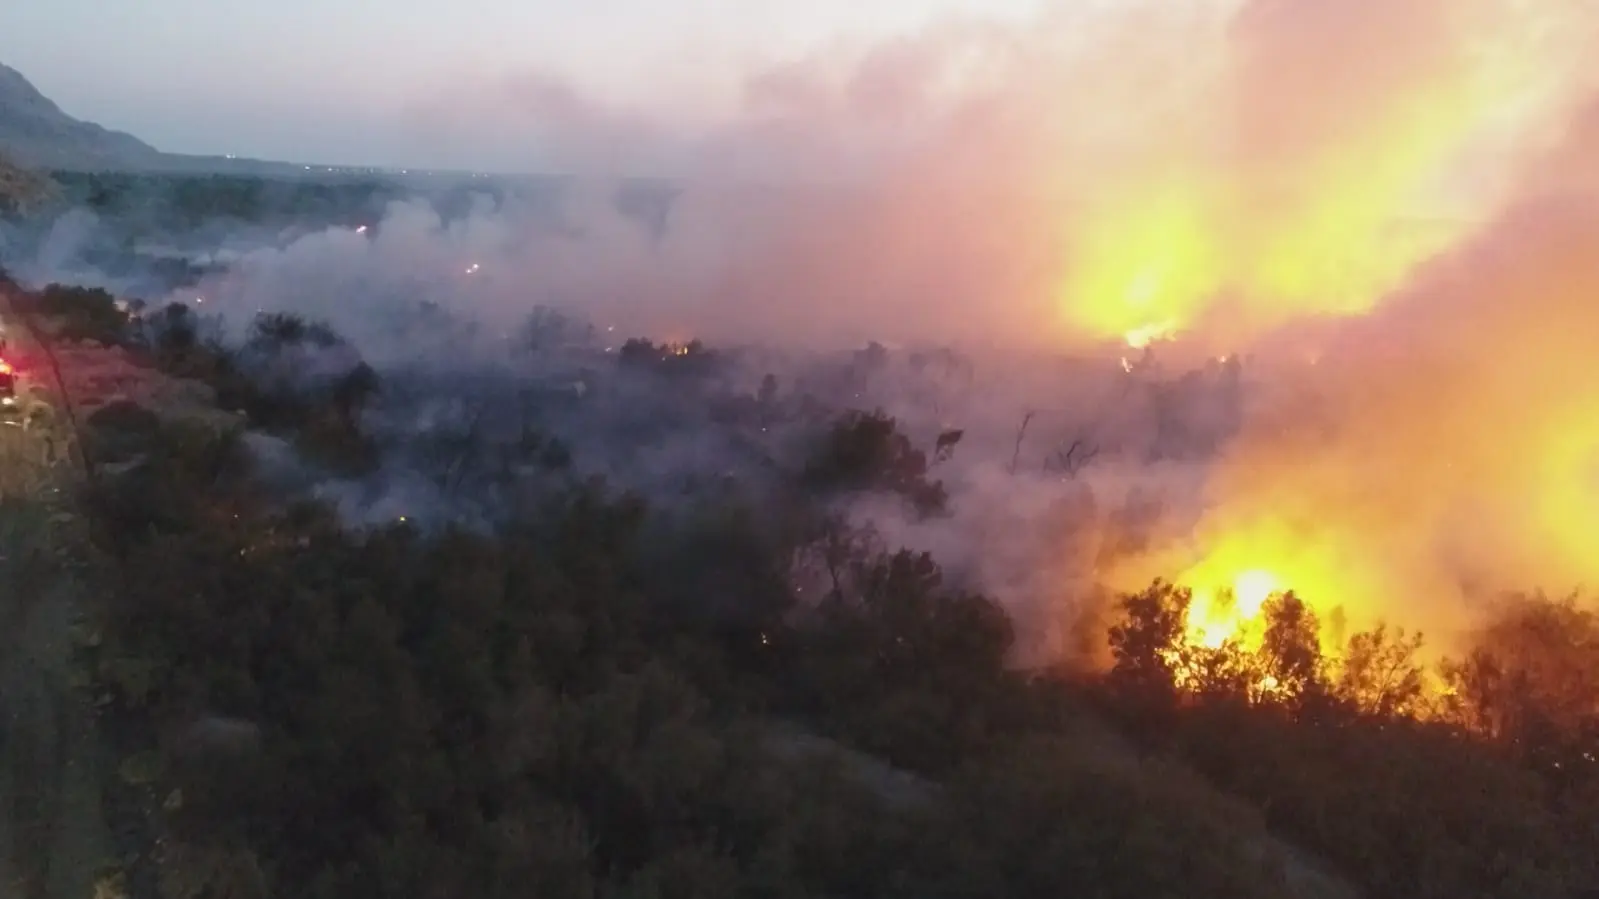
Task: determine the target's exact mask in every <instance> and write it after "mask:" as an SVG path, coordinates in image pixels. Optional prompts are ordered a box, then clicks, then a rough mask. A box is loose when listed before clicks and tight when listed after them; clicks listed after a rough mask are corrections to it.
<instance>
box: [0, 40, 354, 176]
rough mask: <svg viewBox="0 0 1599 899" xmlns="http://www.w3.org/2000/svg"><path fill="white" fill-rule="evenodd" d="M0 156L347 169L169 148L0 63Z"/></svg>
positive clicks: (52, 166)
mask: <svg viewBox="0 0 1599 899" xmlns="http://www.w3.org/2000/svg"><path fill="white" fill-rule="evenodd" d="M0 158H9V159H11V160H12V161H14V162H17V163H21V164H22V165H24V166H28V167H31V168H35V169H40V170H51V171H57V172H60V171H75V172H105V171H118V172H182V173H217V174H223V173H226V174H237V175H250V176H295V177H300V176H303V175H304V174H305V173H311V174H312V175H316V176H326V175H330V174H333V175H338V174H347V173H346V172H343V171H342V170H340V169H336V168H334V167H328V166H317V165H312V166H305V165H299V164H294V163H288V162H269V161H266V160H260V159H240V158H237V157H224V156H191V155H187V154H182V153H166V152H163V151H161V150H158V149H156V148H155V147H152V146H150V145H149V144H147V143H145V142H144V141H142V140H140V139H138V138H137V137H134V136H133V135H131V134H127V133H125V132H122V131H113V130H111V129H109V128H105V127H103V126H101V125H97V124H95V123H94V122H86V121H83V120H82V119H77V118H73V117H72V116H70V115H68V114H67V113H66V112H64V111H63V110H62V109H61V107H60V106H58V105H57V104H56V103H55V101H53V100H51V99H50V98H49V97H46V96H45V95H44V93H43V92H41V91H40V90H39V89H38V88H37V87H35V86H34V85H33V83H32V82H31V81H29V80H28V79H27V77H26V76H25V75H23V74H22V73H21V72H19V71H17V70H16V69H13V68H11V67H10V66H7V65H6V64H5V63H3V62H0Z"/></svg>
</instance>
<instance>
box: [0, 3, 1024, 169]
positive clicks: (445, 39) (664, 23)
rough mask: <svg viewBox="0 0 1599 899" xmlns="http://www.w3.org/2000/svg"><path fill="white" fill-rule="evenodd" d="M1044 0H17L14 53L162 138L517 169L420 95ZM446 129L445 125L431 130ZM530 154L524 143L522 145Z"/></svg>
mask: <svg viewBox="0 0 1599 899" xmlns="http://www.w3.org/2000/svg"><path fill="white" fill-rule="evenodd" d="M1039 5H1040V0H803V2H794V0H589V2H586V3H576V2H571V0H4V2H0V62H4V63H6V64H8V65H10V66H12V67H13V68H16V69H18V70H20V71H21V72H22V73H23V74H24V75H26V76H27V77H28V78H29V79H31V80H32V81H33V83H34V84H35V85H37V86H38V87H39V89H40V90H41V91H43V92H44V93H45V94H46V95H48V96H49V97H51V98H52V99H54V100H55V101H56V102H57V103H59V104H60V105H61V106H62V108H63V109H65V110H66V111H67V112H68V113H69V114H71V115H75V116H78V117H80V118H86V119H89V120H91V121H96V122H99V123H101V124H103V125H106V126H107V127H111V128H117V129H121V130H126V131H130V132H132V133H133V134H135V135H137V136H139V137H141V138H144V139H145V140H147V141H149V142H150V143H153V144H155V145H156V146H158V147H160V148H161V149H164V150H170V151H176V152H189V153H237V154H240V155H249V156H256V157H265V158H273V159H287V160H296V161H298V160H306V161H319V162H320V161H326V162H352V163H371V164H386V165H411V166H428V165H440V166H442V165H450V166H459V167H491V168H506V167H512V168H520V167H521V166H517V165H515V160H514V156H515V152H517V151H513V150H512V149H511V148H509V147H507V146H498V147H496V146H487V144H489V143H491V142H490V141H487V140H484V139H482V138H474V139H472V140H469V141H467V140H451V139H449V136H448V135H440V134H438V133H436V131H437V129H430V128H429V127H428V126H427V124H426V123H425V122H422V121H420V120H419V118H418V116H417V115H416V113H415V108H416V107H418V106H425V105H427V104H428V103H429V102H430V101H431V102H434V103H437V102H438V99H439V97H440V96H442V95H444V94H447V93H449V92H452V91H454V92H459V91H461V90H463V89H467V90H472V89H476V88H475V86H476V85H480V84H490V83H493V82H494V81H495V80H496V79H508V78H515V77H518V76H521V75H525V74H527V73H530V72H542V73H546V74H547V73H550V72H552V71H553V72H558V73H561V74H562V75H564V76H569V77H573V78H575V79H576V80H577V81H578V82H579V83H580V84H581V85H583V86H584V87H585V88H592V89H594V90H597V91H600V92H602V93H604V94H607V95H610V96H612V97H617V98H622V99H625V100H628V101H631V102H635V103H648V102H650V101H651V100H652V97H653V95H655V94H660V93H662V92H669V93H671V94H672V96H673V97H674V98H676V99H678V100H679V101H681V99H682V98H683V97H686V96H693V95H695V93H696V92H705V93H706V94H707V95H709V94H711V93H712V92H714V90H715V89H717V88H718V87H722V88H724V89H725V87H726V85H728V84H730V83H732V82H733V81H734V80H735V79H734V77H733V76H734V73H736V72H739V71H742V70H746V69H747V68H748V66H749V65H750V64H751V63H754V62H758V61H760V60H763V59H767V60H769V59H772V58H774V57H782V56H785V55H790V54H793V53H795V52H800V51H803V50H805V49H808V48H810V47H814V46H816V45H818V44H820V43H822V42H824V41H827V40H830V39H832V38H835V37H839V36H843V37H850V36H854V37H876V36H887V35H892V34H894V33H896V32H907V31H911V30H914V29H917V28H919V27H921V26H923V25H924V24H926V23H928V22H931V21H934V20H936V19H938V18H940V17H942V16H946V15H950V14H959V13H973V12H980V13H981V14H983V15H985V16H994V15H1004V16H1014V15H1020V14H1025V13H1026V12H1027V11H1028V10H1031V9H1033V8H1036V7H1037V6H1039ZM430 132H431V133H430ZM519 152H522V153H525V152H526V151H525V150H522V151H519Z"/></svg>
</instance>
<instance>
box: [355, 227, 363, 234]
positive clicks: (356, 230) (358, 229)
mask: <svg viewBox="0 0 1599 899" xmlns="http://www.w3.org/2000/svg"><path fill="white" fill-rule="evenodd" d="M355 233H357V234H365V233H366V226H365V225H362V226H361V227H359V228H356V229H355Z"/></svg>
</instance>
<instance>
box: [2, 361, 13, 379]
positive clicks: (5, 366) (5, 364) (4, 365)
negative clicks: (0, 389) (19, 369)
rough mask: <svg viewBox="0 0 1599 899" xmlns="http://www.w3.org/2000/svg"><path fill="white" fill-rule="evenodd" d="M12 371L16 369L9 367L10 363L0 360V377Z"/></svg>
mask: <svg viewBox="0 0 1599 899" xmlns="http://www.w3.org/2000/svg"><path fill="white" fill-rule="evenodd" d="M14 371H16V369H14V368H12V367H11V363H9V362H7V361H6V360H4V359H0V375H9V374H11V373H12V372H14Z"/></svg>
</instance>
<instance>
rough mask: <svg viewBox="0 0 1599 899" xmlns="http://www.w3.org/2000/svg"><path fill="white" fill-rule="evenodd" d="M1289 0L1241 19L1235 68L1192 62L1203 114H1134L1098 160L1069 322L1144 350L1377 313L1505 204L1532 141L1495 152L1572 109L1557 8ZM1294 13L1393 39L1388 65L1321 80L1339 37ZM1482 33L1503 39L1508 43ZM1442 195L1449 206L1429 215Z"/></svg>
mask: <svg viewBox="0 0 1599 899" xmlns="http://www.w3.org/2000/svg"><path fill="white" fill-rule="evenodd" d="M1355 5H1363V4H1355ZM1468 5H1469V6H1470V7H1471V8H1470V9H1469V10H1468V9H1465V8H1464V7H1465V6H1468ZM1280 6H1282V7H1285V9H1284V10H1282V11H1279V12H1272V13H1267V12H1265V11H1264V10H1261V11H1260V14H1259V15H1256V16H1255V17H1254V18H1255V19H1257V20H1260V21H1255V22H1251V23H1247V24H1246V23H1242V22H1240V23H1239V28H1238V29H1235V33H1234V34H1233V35H1232V36H1231V37H1230V38H1229V39H1228V40H1227V42H1226V43H1225V44H1224V45H1223V47H1222V48H1221V54H1222V57H1223V59H1224V61H1223V63H1222V64H1221V65H1218V66H1216V67H1215V68H1214V70H1213V71H1210V72H1207V73H1205V74H1203V75H1200V74H1199V73H1194V77H1196V78H1199V77H1203V78H1206V79H1208V80H1207V81H1206V82H1205V83H1204V86H1203V87H1202V88H1200V89H1199V90H1200V91H1201V94H1200V96H1203V97H1204V98H1205V99H1204V101H1203V102H1201V103H1199V104H1198V105H1199V106H1200V107H1201V108H1200V109H1199V110H1198V111H1194V112H1192V113H1191V115H1192V116H1193V117H1194V118H1193V119H1192V120H1191V121H1187V122H1184V123H1181V124H1180V125H1179V124H1177V123H1173V122H1170V121H1166V120H1161V121H1150V122H1149V123H1148V124H1147V125H1146V124H1141V123H1137V122H1135V123H1131V124H1129V125H1128V126H1127V127H1128V129H1129V131H1130V133H1131V134H1132V135H1133V136H1132V137H1131V138H1130V139H1129V141H1128V143H1127V144H1126V145H1125V146H1124V147H1123V148H1122V150H1121V151H1120V156H1119V159H1120V160H1122V161H1119V162H1117V163H1113V164H1111V165H1110V166H1109V167H1108V168H1107V169H1105V170H1103V171H1099V170H1096V177H1095V178H1094V179H1093V181H1092V183H1090V184H1088V185H1087V186H1086V190H1085V193H1086V196H1084V197H1080V198H1078V200H1077V204H1076V205H1075V206H1074V207H1073V211H1072V217H1073V221H1074V222H1077V223H1078V225H1077V226H1076V227H1068V228H1067V234H1068V242H1069V244H1070V260H1069V262H1068V263H1067V265H1068V268H1067V273H1066V277H1065V279H1064V281H1063V283H1062V284H1061V286H1060V291H1059V294H1058V298H1059V303H1060V306H1061V309H1062V311H1063V313H1064V315H1065V318H1066V319H1067V321H1068V323H1069V324H1070V325H1071V326H1073V327H1075V328H1077V329H1083V330H1087V331H1089V332H1092V333H1095V334H1098V335H1124V337H1125V339H1126V340H1127V342H1128V343H1129V344H1130V345H1132V346H1134V347H1135V348H1136V347H1141V346H1144V345H1146V344H1148V343H1149V342H1150V341H1152V340H1155V339H1159V338H1160V337H1161V336H1166V335H1170V334H1171V333H1173V332H1175V331H1182V330H1188V329H1189V328H1192V327H1195V326H1197V325H1200V324H1209V325H1211V326H1212V327H1226V328H1231V329H1234V330H1235V331H1242V329H1245V328H1264V327H1270V326H1272V325H1275V324H1279V323H1281V322H1283V321H1285V320H1286V319H1287V318H1289V317H1291V316H1293V315H1296V314H1303V313H1317V314H1333V315H1352V314H1361V313H1364V312H1366V311H1369V310H1370V309H1371V308H1373V307H1374V306H1375V305H1376V304H1377V303H1378V302H1379V301H1381V299H1382V298H1383V297H1384V296H1385V295H1387V294H1389V293H1390V292H1391V291H1393V290H1394V289H1395V288H1396V287H1398V286H1400V285H1401V284H1403V283H1404V282H1405V281H1406V280H1407V279H1408V277H1409V275H1410V274H1411V272H1412V271H1414V270H1415V268H1416V267H1417V266H1418V265H1419V264H1420V263H1422V262H1424V261H1426V260H1428V259H1430V258H1432V257H1434V256H1436V255H1437V254H1438V253H1440V252H1441V251H1444V250H1446V249H1448V248H1450V247H1453V246H1456V245H1458V244H1459V243H1460V242H1461V241H1463V240H1465V239H1467V238H1469V237H1470V236H1471V235H1473V234H1475V233H1476V232H1477V231H1478V230H1479V224H1480V222H1482V221H1483V220H1484V219H1485V218H1487V217H1489V216H1491V215H1492V214H1493V213H1494V212H1495V211H1497V210H1498V209H1499V208H1501V206H1502V204H1503V203H1504V202H1505V201H1506V194H1507V190H1506V189H1505V186H1504V183H1505V182H1504V179H1503V178H1502V177H1501V175H1502V174H1503V172H1508V171H1509V170H1511V169H1513V168H1514V167H1515V165H1516V162H1515V161H1514V160H1513V159H1512V158H1511V157H1512V156H1514V154H1513V153H1509V152H1506V153H1502V154H1500V155H1502V156H1503V157H1504V159H1503V161H1502V162H1498V163H1486V164H1485V163H1484V162H1483V159H1484V158H1485V157H1489V156H1494V155H1495V152H1496V151H1498V150H1501V149H1503V148H1504V147H1506V146H1507V145H1509V144H1514V143H1515V140H1513V139H1512V140H1507V138H1506V135H1507V134H1514V135H1516V136H1517V137H1519V138H1522V139H1525V140H1526V141H1529V142H1530V141H1532V140H1533V138H1532V137H1531V135H1534V134H1542V133H1544V132H1545V131H1546V130H1547V129H1548V128H1549V123H1550V122H1554V121H1558V120H1559V117H1560V116H1561V115H1562V114H1563V113H1564V111H1565V109H1566V108H1567V106H1566V103H1567V102H1568V100H1567V96H1566V94H1567V89H1568V88H1569V84H1570V79H1563V78H1562V77H1561V76H1560V75H1559V74H1555V75H1550V74H1547V72H1546V71H1545V70H1546V69H1550V68H1554V69H1557V70H1560V71H1564V70H1563V69H1560V67H1561V66H1562V65H1566V64H1567V63H1566V62H1565V61H1562V62H1560V63H1556V62H1554V61H1553V57H1551V56H1550V55H1549V54H1547V53H1546V52H1543V51H1541V50H1540V49H1538V48H1539V47H1540V46H1542V44H1541V43H1540V42H1546V41H1548V40H1549V38H1548V37H1547V34H1546V33H1545V32H1541V31H1540V30H1539V29H1540V28H1542V29H1546V30H1547V29H1548V23H1547V22H1544V23H1529V22H1527V21H1526V17H1525V15H1524V14H1523V13H1518V12H1516V11H1514V10H1513V9H1511V7H1510V6H1509V5H1506V4H1502V3H1497V2H1492V0H1483V2H1481V3H1473V4H1462V7H1463V8H1462V9H1460V10H1452V9H1449V7H1451V6H1452V4H1437V3H1431V4H1420V3H1418V4H1406V5H1405V8H1406V9H1409V8H1410V7H1411V6H1414V7H1415V9H1414V11H1413V12H1396V13H1394V14H1393V16H1392V18H1391V19H1390V18H1389V17H1387V16H1377V15H1373V14H1372V13H1370V12H1365V13H1360V14H1358V16H1357V14H1355V13H1348V14H1344V13H1340V12H1339V11H1338V10H1337V9H1336V7H1340V6H1342V4H1326V5H1325V8H1324V9H1320V10H1316V9H1310V8H1309V7H1307V6H1305V5H1302V4H1281V5H1280ZM1287 7H1292V9H1291V10H1290V9H1286V8H1287ZM1278 15H1280V16H1288V15H1293V16H1300V17H1304V16H1313V17H1314V16H1325V17H1326V18H1327V19H1328V21H1327V22H1325V23H1324V24H1325V25H1326V27H1327V28H1328V29H1329V30H1340V29H1341V32H1340V33H1339V34H1338V35H1337V36H1336V37H1337V38H1340V39H1343V40H1353V34H1352V29H1353V30H1359V29H1362V28H1364V29H1371V30H1372V34H1371V35H1370V40H1368V41H1364V42H1360V43H1361V45H1362V46H1366V45H1369V46H1372V47H1376V46H1378V45H1381V46H1382V50H1381V54H1382V56H1383V57H1384V58H1383V59H1381V60H1378V61H1374V62H1373V69H1372V71H1373V72H1374V73H1376V72H1379V71H1380V72H1381V74H1380V75H1379V74H1373V75H1371V76H1370V77H1363V78H1358V79H1352V80H1348V81H1346V82H1341V83H1338V84H1331V83H1325V84H1324V83H1320V81H1315V79H1317V78H1319V76H1318V75H1316V74H1315V73H1316V72H1319V71H1321V69H1320V67H1319V65H1318V63H1317V60H1318V59H1319V57H1320V55H1321V54H1326V53H1329V52H1334V51H1332V50H1330V49H1328V48H1327V47H1323V46H1321V45H1320V44H1318V43H1317V42H1318V41H1321V40H1322V38H1321V37H1320V36H1315V37H1312V36H1313V35H1316V34H1317V30H1316V28H1314V27H1304V28H1301V29H1299V30H1297V31H1294V32H1293V35H1292V36H1290V37H1285V36H1284V32H1283V31H1280V30H1279V29H1280V27H1281V26H1282V24H1283V23H1282V22H1273V21H1267V20H1270V19H1271V18H1272V17H1273V16H1278ZM1359 16H1363V17H1364V19H1365V20H1367V21H1362V22H1358V23H1356V24H1353V25H1352V24H1351V23H1352V22H1354V21H1355V19H1356V18H1358V17H1359ZM1299 24H1301V25H1304V24H1306V23H1303V22H1301V23H1299ZM1251 29H1254V30H1251ZM1467 29H1469V30H1470V31H1472V32H1477V31H1478V30H1479V29H1480V32H1481V33H1482V34H1492V35H1493V37H1492V39H1491V40H1492V42H1493V45H1492V48H1491V52H1489V50H1483V49H1479V48H1477V46H1476V45H1475V44H1473V43H1471V42H1470V41H1468V40H1467V39H1466V38H1465V37H1463V35H1464V34H1465V33H1466V30H1467ZM1378 31H1383V32H1384V33H1381V34H1379V33H1377V32H1378ZM1390 32H1395V33H1390ZM1332 40H1334V38H1329V41H1332ZM1329 46H1336V44H1330V45H1329ZM1329 63H1331V61H1329ZM1328 70H1330V68H1329V69H1328ZM1307 82H1309V83H1307ZM1329 92H1341V93H1342V94H1347V96H1338V97H1332V96H1326V95H1327V94H1328V93H1329ZM1487 148H1492V149H1487ZM1495 158H1498V157H1495ZM1495 165H1498V166H1499V167H1498V168H1497V169H1495V168H1494V166H1495ZM1484 168H1487V169H1491V170H1492V171H1490V172H1487V173H1485V172H1484V171H1483V170H1484ZM1439 197H1447V198H1448V200H1449V203H1448V211H1447V212H1441V213H1436V214H1435V213H1433V212H1431V211H1424V210H1430V209H1431V208H1434V207H1435V206H1437V205H1438V204H1439V203H1441V201H1440V200H1438V198H1439ZM1223 312H1225V313H1226V316H1225V320H1224V321H1221V322H1218V321H1215V320H1214V319H1216V317H1217V315H1216V314H1217V313H1223Z"/></svg>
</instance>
